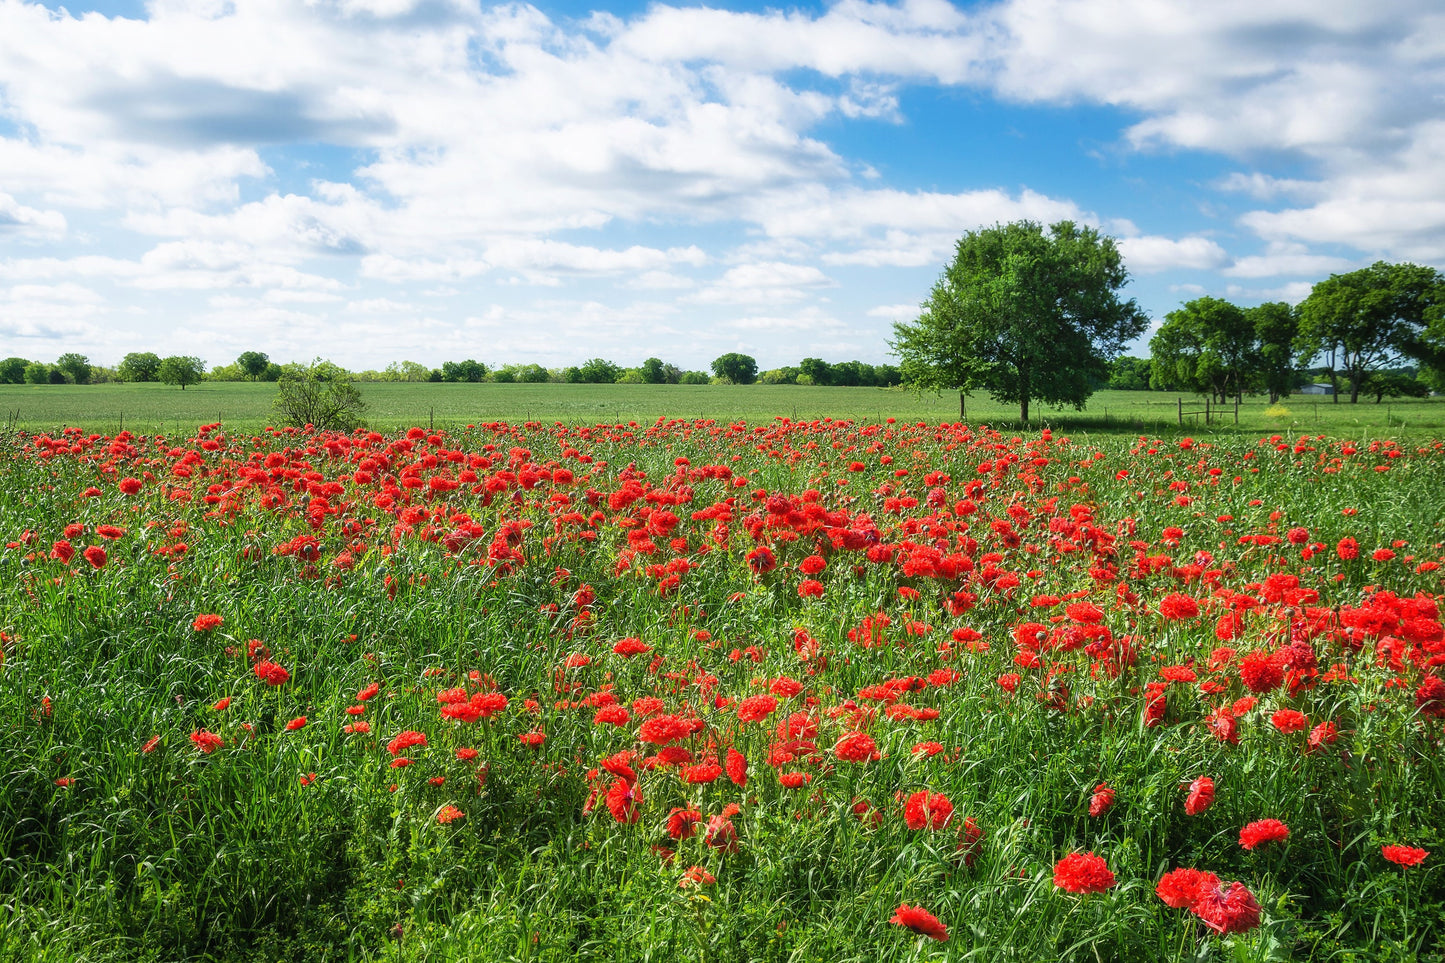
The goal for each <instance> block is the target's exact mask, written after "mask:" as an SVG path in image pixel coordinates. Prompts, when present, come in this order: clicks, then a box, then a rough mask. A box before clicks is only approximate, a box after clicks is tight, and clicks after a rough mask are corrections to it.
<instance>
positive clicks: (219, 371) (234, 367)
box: [201, 361, 249, 382]
mask: <svg viewBox="0 0 1445 963" xmlns="http://www.w3.org/2000/svg"><path fill="white" fill-rule="evenodd" d="M248 377H249V376H248V375H247V374H246V372H244V371H242V370H241V366H240V365H238V364H236V363H235V362H234V361H233V362H231V363H230V364H218V365H216V366H215V367H213V368H211V369H210V370H209V371H207V372H206V373H205V374H204V375H202V376H201V380H202V381H228V382H235V381H246V380H247V379H248Z"/></svg>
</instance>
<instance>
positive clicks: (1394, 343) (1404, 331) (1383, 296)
mask: <svg viewBox="0 0 1445 963" xmlns="http://www.w3.org/2000/svg"><path fill="white" fill-rule="evenodd" d="M1442 303H1445V280H1442V278H1441V276H1440V272H1439V271H1437V270H1435V269H1434V268H1431V267H1421V266H1420V265H1417V264H1389V263H1387V262H1385V261H1376V262H1375V263H1374V264H1372V265H1370V266H1369V267H1367V268H1361V269H1360V270H1358V271H1351V272H1349V273H1348V274H1331V275H1330V276H1329V277H1328V278H1327V279H1325V280H1323V281H1321V282H1319V283H1318V284H1316V285H1315V286H1314V287H1313V288H1312V289H1310V294H1309V297H1307V298H1305V300H1304V303H1303V304H1301V305H1300V326H1299V336H1298V338H1297V346H1298V348H1299V351H1300V354H1301V356H1302V360H1309V359H1312V358H1321V359H1323V361H1324V362H1325V367H1326V369H1327V370H1328V371H1329V374H1330V379H1331V380H1332V381H1333V380H1334V379H1335V377H1336V376H1337V373H1343V374H1344V375H1345V377H1347V378H1348V379H1349V381H1350V403H1351V404H1355V403H1357V402H1358V401H1359V400H1360V388H1361V386H1362V385H1363V384H1364V382H1365V379H1366V377H1367V376H1368V375H1369V373H1370V372H1371V371H1374V370H1376V369H1378V368H1382V367H1386V366H1388V365H1390V364H1393V363H1395V362H1397V361H1398V360H1399V359H1401V358H1417V359H1420V360H1423V361H1425V362H1427V363H1434V362H1435V361H1436V360H1437V359H1436V357H1435V352H1434V350H1433V348H1432V345H1431V344H1430V343H1429V340H1428V336H1429V329H1430V326H1431V322H1432V321H1433V320H1434V319H1435V318H1437V317H1438V316H1439V313H1440V311H1441V308H1442ZM1339 398H1340V396H1339V392H1338V391H1336V392H1335V401H1336V402H1338V401H1339Z"/></svg>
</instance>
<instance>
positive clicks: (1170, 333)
mask: <svg viewBox="0 0 1445 963" xmlns="http://www.w3.org/2000/svg"><path fill="white" fill-rule="evenodd" d="M1149 354H1150V363H1151V366H1152V370H1151V373H1150V376H1149V382H1150V384H1151V385H1152V386H1153V387H1155V388H1183V389H1185V390H1188V391H1197V392H1199V393H1200V394H1205V393H1208V394H1210V395H1212V396H1213V397H1214V398H1215V399H1217V400H1218V401H1219V402H1220V403H1221V404H1222V403H1223V402H1224V401H1226V400H1227V399H1228V398H1229V396H1230V395H1239V394H1242V393H1243V392H1244V389H1245V388H1246V387H1248V386H1249V382H1250V381H1251V380H1252V379H1253V378H1254V377H1255V376H1256V374H1257V373H1258V371H1259V351H1258V343H1257V337H1256V335H1255V326H1254V319H1253V318H1251V317H1250V315H1249V312H1248V311H1246V310H1245V309H1244V308H1241V307H1239V306H1238V305H1234V304H1231V303H1230V302H1228V301H1224V300H1221V299H1220V298H1211V297H1203V298H1195V299H1194V300H1193V301H1190V302H1188V303H1187V304H1184V305H1182V306H1181V307H1180V308H1179V309H1178V310H1177V311H1170V312H1169V313H1168V314H1166V315H1165V316H1164V323H1163V324H1162V325H1160V326H1159V330H1158V331H1157V332H1156V333H1155V335H1154V337H1153V338H1151V339H1150V340H1149Z"/></svg>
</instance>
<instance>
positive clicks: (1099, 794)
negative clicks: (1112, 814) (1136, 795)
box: [1089, 782, 1114, 816]
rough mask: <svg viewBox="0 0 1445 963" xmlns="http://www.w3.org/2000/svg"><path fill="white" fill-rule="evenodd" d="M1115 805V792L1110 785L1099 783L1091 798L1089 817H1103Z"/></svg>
mask: <svg viewBox="0 0 1445 963" xmlns="http://www.w3.org/2000/svg"><path fill="white" fill-rule="evenodd" d="M1113 805H1114V790H1112V789H1110V788H1109V785H1108V783H1103V782H1101V783H1099V784H1098V785H1097V786H1095V787H1094V794H1093V795H1092V796H1090V797H1089V815H1090V816H1102V815H1104V813H1106V812H1108V811H1109V810H1110V809H1111V808H1112V807H1113Z"/></svg>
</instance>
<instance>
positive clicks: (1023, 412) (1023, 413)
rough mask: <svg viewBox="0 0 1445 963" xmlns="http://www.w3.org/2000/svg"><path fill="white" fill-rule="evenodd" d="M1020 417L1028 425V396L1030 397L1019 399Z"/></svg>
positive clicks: (1025, 396)
mask: <svg viewBox="0 0 1445 963" xmlns="http://www.w3.org/2000/svg"><path fill="white" fill-rule="evenodd" d="M1019 417H1020V418H1022V419H1023V423H1024V424H1026V425H1027V424H1028V423H1029V396H1028V395H1024V396H1023V397H1022V398H1020V399H1019Z"/></svg>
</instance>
